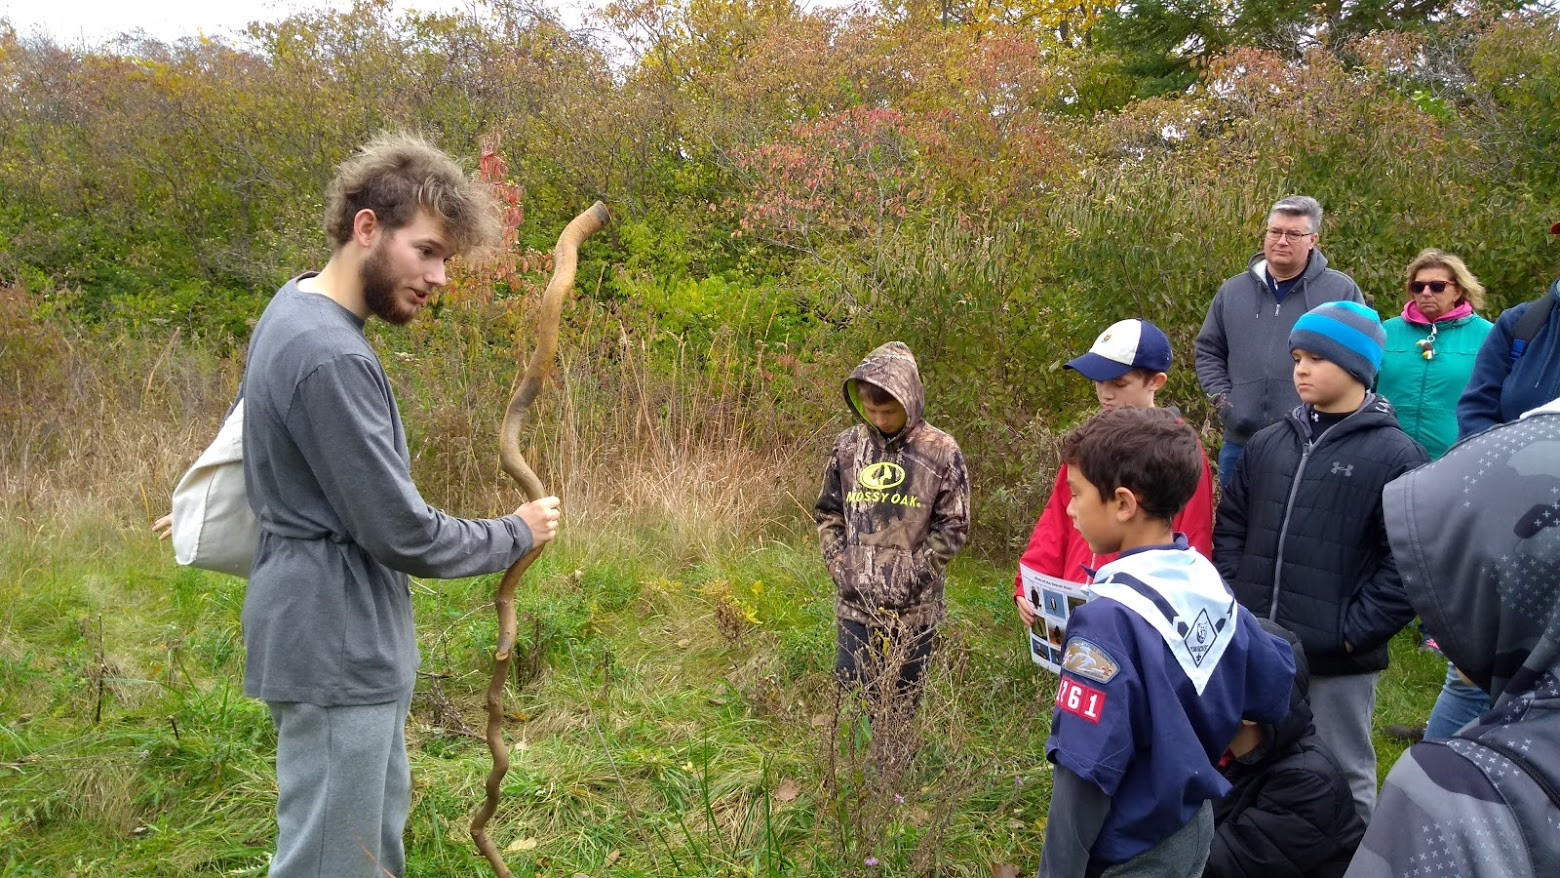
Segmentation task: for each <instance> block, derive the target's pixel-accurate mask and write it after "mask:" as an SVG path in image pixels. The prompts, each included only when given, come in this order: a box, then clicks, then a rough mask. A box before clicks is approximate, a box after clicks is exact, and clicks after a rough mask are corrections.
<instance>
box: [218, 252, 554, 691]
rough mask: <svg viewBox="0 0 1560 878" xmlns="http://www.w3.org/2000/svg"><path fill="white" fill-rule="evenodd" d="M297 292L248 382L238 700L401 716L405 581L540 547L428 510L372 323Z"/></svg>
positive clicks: (270, 313) (255, 342) (283, 305)
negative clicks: (252, 549) (248, 533)
mask: <svg viewBox="0 0 1560 878" xmlns="http://www.w3.org/2000/svg"><path fill="white" fill-rule="evenodd" d="M304 276H305V277H306V276H307V275H304ZM298 280H299V278H294V279H293V280H291V281H288V282H287V284H286V286H283V287H282V288H281V290H280V291H278V292H277V294H276V296H275V298H273V299H272V300H271V304H270V305H268V306H267V307H266V309H265V314H264V315H263V316H261V318H260V322H259V324H258V325H256V326H255V332H254V337H253V339H252V340H251V342H250V347H249V364H248V368H247V369H246V370H245V373H244V382H243V397H244V400H245V405H244V479H245V482H246V485H247V487H248V493H249V505H250V506H251V507H253V508H254V511H255V515H256V517H257V518H258V519H259V522H260V545H259V548H258V550H257V551H256V553H255V564H254V568H253V570H252V571H251V572H250V576H249V588H248V591H247V592H246V593H245V595H244V609H243V628H244V648H245V650H246V652H247V659H246V664H245V668H244V694H245V695H248V696H250V697H252V698H260V699H263V700H265V701H301V702H307V703H310V704H319V705H327V706H329V705H343V704H379V703H383V702H387V701H394V700H397V699H399V698H403V697H405V696H407V695H408V694H410V692H411V691H412V684H413V681H414V678H415V674H416V670H417V660H418V656H417V637H416V632H415V631H414V630H413V627H412V598H411V591H410V587H409V579H408V574H411V575H413V576H427V577H440V578H450V577H458V576H475V575H478V574H482V573H492V572H496V571H499V570H503V569H504V568H506V567H508V566H509V565H510V564H511V563H513V562H514V561H515V560H516V559H518V558H520V556H522V555H524V554H525V553H526V552H527V551H529V550H530V548H531V532H530V530H529V529H528V528H527V527H526V525H525V522H523V521H521V520H520V519H519V518H518V517H516V516H506V517H504V518H497V519H489V520H482V521H469V520H465V519H460V518H454V517H451V516H449V515H445V514H444V513H442V512H440V511H438V510H437V509H434V508H433V507H431V506H429V505H428V504H427V503H426V502H424V501H423V499H422V497H421V496H420V495H419V494H418V493H417V487H416V486H415V485H413V484H412V478H411V472H410V469H409V466H410V462H411V457H410V455H409V454H408V453H407V448H406V432H405V431H404V430H403V429H402V427H401V415H400V412H399V411H398V410H397V408H396V403H395V396H394V394H393V393H392V392H391V390H390V382H389V380H388V379H387V378H386V376H385V372H384V369H383V368H382V367H381V366H380V364H379V358H378V357H377V356H376V355H375V354H374V350H373V348H372V347H370V346H369V343H368V340H367V339H365V338H364V337H363V321H361V320H359V319H358V318H357V317H356V316H355V315H354V314H352V313H351V312H350V311H348V310H346V309H345V308H343V307H341V306H340V305H338V304H336V303H335V302H334V301H332V300H331V299H329V298H327V297H325V296H323V295H318V294H315V293H306V292H302V291H300V290H299V289H298Z"/></svg>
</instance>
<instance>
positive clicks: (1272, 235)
mask: <svg viewBox="0 0 1560 878" xmlns="http://www.w3.org/2000/svg"><path fill="white" fill-rule="evenodd" d="M1314 234H1316V233H1315V232H1301V231H1297V230H1295V229H1268V230H1267V236H1268V240H1270V241H1277V240H1278V239H1279V238H1288V239H1289V241H1290V243H1292V244H1293V243H1299V242H1300V240H1301V239H1303V238H1309V237H1311V236H1312V235H1314Z"/></svg>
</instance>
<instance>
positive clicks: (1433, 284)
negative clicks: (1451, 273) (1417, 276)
mask: <svg viewBox="0 0 1560 878" xmlns="http://www.w3.org/2000/svg"><path fill="white" fill-rule="evenodd" d="M1455 286H1457V281H1454V280H1415V281H1409V283H1408V291H1409V292H1411V293H1414V294H1415V295H1418V294H1419V293H1422V292H1424V291H1425V288H1426V287H1428V288H1429V289H1430V292H1432V293H1435V294H1436V295H1438V296H1439V295H1440V294H1442V293H1444V292H1446V288H1447V287H1455Z"/></svg>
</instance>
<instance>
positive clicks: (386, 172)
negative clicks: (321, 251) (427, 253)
mask: <svg viewBox="0 0 1560 878" xmlns="http://www.w3.org/2000/svg"><path fill="white" fill-rule="evenodd" d="M326 195H327V197H326V207H325V234H326V235H327V236H329V237H330V241H331V245H332V246H333V247H337V248H339V247H341V246H342V245H344V244H346V243H347V242H348V241H350V240H352V224H353V220H354V218H355V217H356V216H357V215H358V212H359V211H362V210H365V209H366V210H372V211H373V212H374V216H376V217H377V218H378V219H379V221H380V223H382V224H384V226H385V227H386V228H387V229H388V230H390V231H394V230H396V229H399V228H402V227H404V226H406V225H408V224H410V223H411V222H412V221H413V220H414V219H415V218H416V216H417V212H418V211H419V210H426V211H428V213H429V214H431V215H432V216H433V217H435V218H436V219H438V220H439V221H440V223H441V224H442V225H443V226H444V232H445V234H446V235H448V236H449V239H450V245H451V246H452V247H453V248H454V250H455V252H456V253H475V252H480V251H484V250H488V249H490V248H492V247H493V246H494V244H496V243H497V242H498V240H499V234H500V228H501V225H500V222H499V213H498V204H497V201H496V200H495V199H494V198H493V196H492V193H491V192H489V191H488V189H487V187H485V186H483V185H481V184H479V183H477V182H476V181H474V180H472V179H471V178H470V177H467V176H466V173H465V172H464V171H463V170H461V167H460V165H458V164H456V163H455V161H454V159H451V158H450V157H449V156H448V155H446V154H445V153H444V152H443V151H441V150H440V149H439V148H438V147H436V146H434V145H433V144H431V143H429V142H428V141H427V140H424V139H423V138H422V137H420V136H418V135H416V134H408V133H405V132H399V131H394V132H391V131H387V132H384V133H381V134H379V135H378V136H376V137H375V138H374V139H373V140H370V141H369V142H368V143H367V144H366V145H364V146H363V148H362V149H360V150H358V152H357V154H355V155H353V156H352V157H351V158H349V159H347V160H346V161H344V162H342V163H341V166H340V167H338V168H337V169H336V179H334V180H332V181H331V184H330V189H329V190H328V192H327V193H326Z"/></svg>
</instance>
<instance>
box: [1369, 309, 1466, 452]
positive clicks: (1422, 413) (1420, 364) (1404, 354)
mask: <svg viewBox="0 0 1560 878" xmlns="http://www.w3.org/2000/svg"><path fill="white" fill-rule="evenodd" d="M1491 326H1492V324H1491V323H1490V322H1489V321H1488V320H1485V319H1484V318H1483V317H1480V316H1479V315H1477V314H1471V315H1469V316H1467V317H1464V318H1462V319H1460V320H1449V321H1447V322H1445V323H1438V324H1436V335H1435V345H1434V348H1435V357H1434V358H1433V359H1429V360H1426V359H1425V358H1424V352H1423V351H1422V350H1421V349H1420V348H1419V346H1418V342H1419V341H1420V340H1422V339H1424V338H1427V337H1428V336H1429V335H1430V327H1428V326H1420V325H1418V324H1414V323H1409V322H1408V321H1406V320H1404V319H1403V318H1402V317H1401V316H1398V317H1394V318H1392V319H1391V320H1388V321H1387V322H1386V324H1385V326H1384V328H1385V329H1386V331H1387V344H1386V348H1385V350H1384V351H1383V353H1382V357H1381V373H1380V377H1379V378H1378V379H1377V381H1376V392H1377V393H1379V394H1381V395H1382V396H1384V397H1386V398H1387V400H1388V401H1389V402H1391V403H1392V408H1394V409H1396V410H1397V418H1398V425H1399V426H1401V427H1402V428H1403V432H1405V433H1407V434H1408V435H1409V436H1411V437H1413V439H1414V441H1415V442H1418V443H1419V444H1420V445H1423V446H1424V447H1425V452H1426V453H1427V454H1429V455H1430V459H1431V460H1435V459H1436V458H1438V457H1440V456H1441V455H1443V454H1445V453H1446V450H1447V449H1448V448H1451V447H1452V445H1453V444H1455V443H1456V442H1457V400H1458V398H1460V397H1461V396H1462V392H1463V388H1465V387H1467V386H1468V379H1469V378H1470V377H1472V376H1473V361H1474V358H1475V357H1476V356H1477V355H1478V353H1479V346H1480V345H1482V344H1483V343H1484V337H1485V336H1486V335H1489V334H1490V328H1491Z"/></svg>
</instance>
